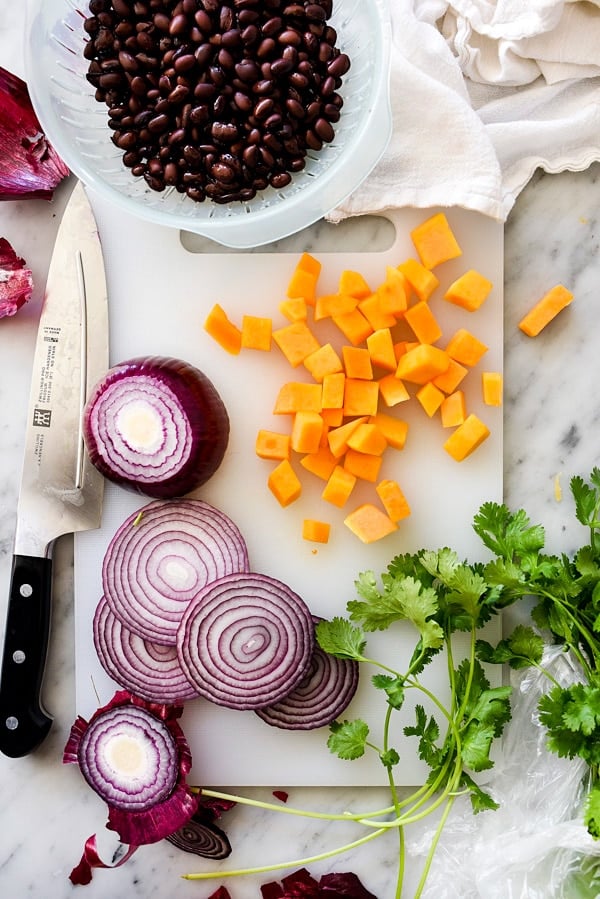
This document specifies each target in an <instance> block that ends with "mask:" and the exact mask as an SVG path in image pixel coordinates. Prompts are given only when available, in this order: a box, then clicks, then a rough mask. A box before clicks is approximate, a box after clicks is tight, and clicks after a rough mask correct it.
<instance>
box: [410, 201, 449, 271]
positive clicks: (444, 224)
mask: <svg viewBox="0 0 600 899" xmlns="http://www.w3.org/2000/svg"><path fill="white" fill-rule="evenodd" d="M410 236H411V238H412V242H413V244H414V245H415V249H416V251H417V253H418V255H419V259H420V260H421V262H422V263H423V265H424V266H425V267H426V268H429V269H431V268H435V267H436V266H437V265H440V264H441V263H442V262H448V260H449V259H456V258H457V257H458V256H461V255H462V250H461V248H460V246H459V244H458V241H457V240H456V237H455V236H454V232H453V231H452V228H451V227H450V223H449V222H448V219H447V218H446V216H445V214H444V213H443V212H438V213H436V214H435V215H432V216H430V218H428V219H426V220H425V221H424V222H421V224H420V225H417V227H416V228H413V230H412V231H411V232H410Z"/></svg>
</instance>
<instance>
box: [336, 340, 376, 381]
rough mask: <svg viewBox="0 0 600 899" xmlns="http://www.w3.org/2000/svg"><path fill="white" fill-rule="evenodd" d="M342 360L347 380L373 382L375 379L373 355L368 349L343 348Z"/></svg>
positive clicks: (356, 347)
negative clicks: (356, 379)
mask: <svg viewBox="0 0 600 899" xmlns="http://www.w3.org/2000/svg"><path fill="white" fill-rule="evenodd" d="M342 360H343V362H344V371H345V372H346V377H347V378H359V379H361V380H363V381H371V380H372V379H373V364H372V362H371V354H370V353H369V350H368V349H367V348H366V347H362V346H343V347H342Z"/></svg>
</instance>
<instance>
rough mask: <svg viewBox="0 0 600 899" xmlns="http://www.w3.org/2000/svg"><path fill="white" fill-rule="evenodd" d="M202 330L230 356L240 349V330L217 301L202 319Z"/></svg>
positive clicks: (235, 354) (237, 352) (236, 353)
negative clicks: (203, 319)
mask: <svg viewBox="0 0 600 899" xmlns="http://www.w3.org/2000/svg"><path fill="white" fill-rule="evenodd" d="M204 330H205V331H206V332H207V334H210V336H211V337H212V338H213V340H216V341H217V343H218V344H219V345H220V346H222V347H223V349H224V350H226V351H227V352H228V353H231V355H232V356H237V355H238V354H239V352H240V350H241V349H242V332H241V329H240V328H238V326H237V325H235V324H234V323H233V322H232V321H231V319H230V318H229V317H228V315H227V313H226V312H225V310H224V309H223V307H222V306H220V305H219V304H218V303H215V305H214V306H213V307H212V309H211V310H210V312H209V313H208V315H207V316H206V319H205V321H204Z"/></svg>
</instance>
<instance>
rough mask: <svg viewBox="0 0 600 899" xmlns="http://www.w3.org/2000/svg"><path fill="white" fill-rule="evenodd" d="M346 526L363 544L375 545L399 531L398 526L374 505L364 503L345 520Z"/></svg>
mask: <svg viewBox="0 0 600 899" xmlns="http://www.w3.org/2000/svg"><path fill="white" fill-rule="evenodd" d="M344 524H345V525H346V527H347V528H349V529H350V530H351V531H352V533H353V534H355V535H356V536H357V537H358V539H359V540H361V541H362V542H363V543H375V542H376V541H377V540H382V539H383V538H384V537H387V536H388V535H389V534H393V533H394V531H397V530H398V525H397V524H396V523H395V522H394V521H392V520H391V518H390V517H389V516H388V515H386V514H385V512H383V511H382V510H381V509H380V508H378V506H376V505H375V504H374V503H363V504H362V505H361V506H358V508H356V509H354V511H353V512H351V513H350V514H349V515H347V516H346V518H344Z"/></svg>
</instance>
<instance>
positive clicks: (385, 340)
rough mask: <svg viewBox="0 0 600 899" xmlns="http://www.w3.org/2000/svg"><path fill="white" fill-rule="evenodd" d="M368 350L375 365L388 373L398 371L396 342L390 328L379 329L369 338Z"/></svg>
mask: <svg viewBox="0 0 600 899" xmlns="http://www.w3.org/2000/svg"><path fill="white" fill-rule="evenodd" d="M367 349H368V351H369V355H370V357H371V362H372V363H373V365H379V366H380V367H381V368H384V369H387V370H388V371H396V367H397V364H398V363H397V359H396V353H395V351H394V341H393V338H392V332H391V331H390V329H389V328H379V330H377V331H373V333H372V334H369V336H368V337H367Z"/></svg>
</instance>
